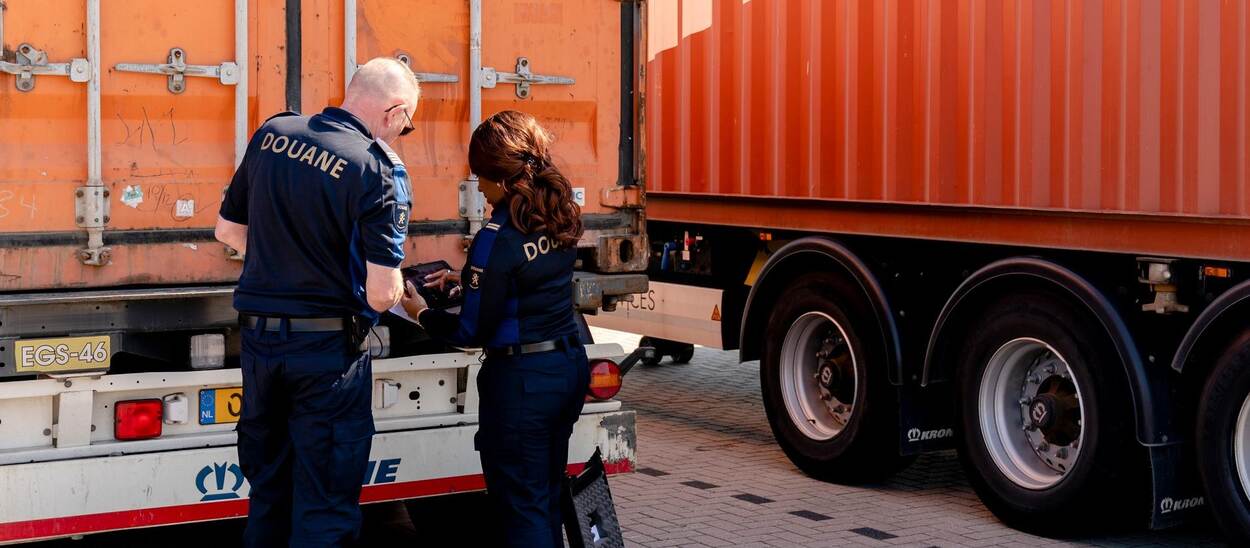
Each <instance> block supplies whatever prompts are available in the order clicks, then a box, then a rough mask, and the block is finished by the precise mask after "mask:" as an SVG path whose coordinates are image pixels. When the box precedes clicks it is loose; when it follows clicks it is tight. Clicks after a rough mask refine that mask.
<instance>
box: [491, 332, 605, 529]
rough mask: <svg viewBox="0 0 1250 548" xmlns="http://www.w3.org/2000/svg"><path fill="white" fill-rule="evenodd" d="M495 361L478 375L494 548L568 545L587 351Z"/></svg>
mask: <svg viewBox="0 0 1250 548" xmlns="http://www.w3.org/2000/svg"><path fill="white" fill-rule="evenodd" d="M570 346H571V347H570V348H567V349H564V350H555V351H551V352H542V353H536V354H524V355H520V356H503V357H498V358H497V357H495V356H491V357H488V358H487V359H486V362H485V364H484V365H483V366H482V370H481V372H480V373H479V374H478V377H477V385H478V392H479V393H480V394H481V402H482V403H481V410H480V411H481V416H480V421H481V422H480V424H479V427H478V433H477V437H476V444H477V449H478V451H479V453H480V456H481V460H482V471H483V473H484V474H485V476H486V491H487V498H488V500H489V502H490V505H491V510H492V516H491V518H489V519H487V520H486V521H487V522H489V523H491V524H492V525H493V526H494V527H495V529H494V530H493V531H492V532H491V534H492V535H493V536H494V538H493V539H492V540H493V542H492V543H491V544H490V545H491V546H518V547H526V548H543V547H557V546H563V545H564V541H563V538H562V536H561V534H562V533H561V524H562V520H561V516H560V493H561V489H562V486H563V480H564V476H565V470H566V466H567V462H568V452H569V436H570V435H571V434H572V432H573V423H575V422H577V418H578V416H579V415H580V414H581V412H582V404H583V403H584V402H585V398H586V389H587V386H588V384H589V382H590V369H589V366H588V365H587V362H586V351H585V349H583V348H582V346H581V345H580V344H573V345H570Z"/></svg>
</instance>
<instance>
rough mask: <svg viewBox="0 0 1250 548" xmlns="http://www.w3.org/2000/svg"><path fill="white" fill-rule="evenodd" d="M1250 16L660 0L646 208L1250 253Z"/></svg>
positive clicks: (1162, 8)
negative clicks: (1249, 43) (1249, 30)
mask: <svg viewBox="0 0 1250 548" xmlns="http://www.w3.org/2000/svg"><path fill="white" fill-rule="evenodd" d="M1248 23H1250V8H1247V5H1246V3H1245V2H1217V1H1214V0H1211V1H1192V2H1188V1H1176V0H1142V1H1137V0H1124V1H1119V0H1117V1H1107V2H1058V1H1055V2H1049V1H1040V0H1039V1H1005V2H997V1H988V2H987V1H979V0H951V1H942V2H937V1H884V2H879V1H867V0H865V1H828V2H826V1H780V0H745V1H742V2H720V1H714V0H673V1H671V2H651V3H650V4H649V5H648V10H647V28H648V50H649V51H648V54H647V87H646V90H647V102H646V103H647V107H646V117H647V119H648V120H650V121H651V122H652V123H650V124H649V125H648V126H649V127H648V130H647V139H648V143H647V153H648V155H647V161H646V180H647V181H648V185H649V187H650V190H651V195H650V196H649V201H650V203H649V206H648V215H649V217H650V218H651V219H653V220H672V221H685V222H694V223H707V224H727V225H744V226H755V227H765V228H776V229H795V230H804V231H821V232H836V233H845V234H870V235H887V236H902V237H912V238H926V239H941V240H953V241H970V242H985V243H1002V244H1013V245H1027V246H1038V247H1058V248H1069V249H1091V250H1101V251H1119V252H1128V253H1139V254H1158V255H1166V256H1178V257H1203V258H1213V259H1214V258H1218V259H1230V260H1242V261H1244V260H1250V243H1248V242H1250V176H1248V174H1247V161H1248V160H1247V158H1250V154H1248V152H1250V123H1248V121H1250V108H1248V105H1247V98H1248V97H1250V92H1248V90H1247V70H1248V68H1250V55H1248V49H1247V48H1248V46H1247V24H1248ZM713 196H714V197H715V198H712V197H713Z"/></svg>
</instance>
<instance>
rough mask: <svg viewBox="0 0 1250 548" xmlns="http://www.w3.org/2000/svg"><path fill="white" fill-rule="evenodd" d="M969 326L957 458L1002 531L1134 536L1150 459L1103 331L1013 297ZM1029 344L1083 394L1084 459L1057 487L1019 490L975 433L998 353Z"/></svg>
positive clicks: (1145, 510)
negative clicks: (1046, 352) (1016, 343)
mask: <svg viewBox="0 0 1250 548" xmlns="http://www.w3.org/2000/svg"><path fill="white" fill-rule="evenodd" d="M979 316H980V317H979V318H978V320H977V321H975V323H974V325H972V326H970V329H969V331H968V333H969V335H968V339H967V340H966V341H965V345H964V347H963V352H961V354H960V358H961V361H960V362H959V363H958V382H959V385H958V388H959V393H958V396H957V397H956V400H957V414H958V415H957V416H958V417H959V420H958V423H957V424H958V425H959V428H958V430H959V437H960V440H959V443H958V449H959V456H960V460H961V462H962V464H963V468H964V471H965V472H966V473H967V476H968V479H969V481H970V482H971V483H972V487H973V489H974V490H975V491H976V492H977V494H978V495H979V496H980V497H981V500H982V502H984V503H985V505H986V507H988V508H989V509H990V511H991V512H993V513H994V515H995V516H997V517H998V518H999V519H1000V520H1002V521H1003V522H1004V523H1006V524H1007V525H1010V526H1011V527H1014V528H1016V529H1020V530H1022V531H1027V532H1029V533H1033V534H1037V535H1042V536H1050V537H1068V536H1072V535H1081V534H1087V533H1091V532H1097V531H1110V530H1119V529H1123V528H1126V527H1129V526H1134V525H1136V526H1140V525H1142V524H1144V523H1145V519H1146V517H1147V516H1148V515H1149V506H1150V505H1149V502H1148V499H1147V497H1146V495H1147V493H1148V491H1147V488H1148V487H1149V485H1150V482H1149V478H1147V477H1146V474H1145V472H1146V465H1147V463H1148V456H1147V454H1146V451H1145V449H1144V448H1142V447H1141V446H1140V445H1138V444H1137V442H1136V439H1135V436H1134V432H1135V431H1136V430H1135V429H1134V422H1133V415H1132V411H1133V405H1132V402H1131V399H1130V394H1129V391H1128V384H1127V382H1126V381H1125V378H1124V368H1123V365H1122V363H1121V361H1120V359H1119V357H1118V354H1117V353H1116V352H1115V349H1114V347H1113V346H1112V343H1111V341H1110V340H1109V336H1108V335H1107V334H1106V330H1105V329H1104V328H1103V327H1102V326H1101V325H1100V324H1099V323H1098V322H1097V321H1096V320H1095V319H1094V318H1092V317H1091V315H1090V314H1089V313H1088V312H1087V311H1085V310H1083V309H1081V308H1078V307H1077V306H1075V305H1072V304H1069V302H1068V301H1067V300H1065V299H1063V298H1062V297H1061V296H1059V295H1050V294H1033V295H1028V294H1025V295H1020V294H1017V295H1013V296H1009V297H1006V298H1004V299H1002V300H999V301H997V302H995V303H993V304H990V305H989V306H988V307H987V308H986V309H985V311H984V313H983V314H980V315H979ZM1025 337H1027V338H1032V339H1037V340H1039V341H1042V342H1044V343H1046V344H1047V345H1049V346H1050V347H1051V348H1053V349H1054V350H1055V351H1056V352H1058V353H1059V355H1060V356H1062V357H1063V359H1064V361H1066V362H1067V365H1068V369H1069V370H1070V371H1071V376H1072V378H1074V379H1075V381H1076V383H1077V384H1078V385H1079V386H1080V394H1081V395H1080V402H1081V406H1082V410H1081V411H1080V412H1081V413H1083V415H1081V418H1082V420H1081V425H1082V428H1083V430H1084V434H1083V435H1084V438H1081V440H1080V442H1079V444H1080V451H1079V453H1078V454H1077V455H1076V457H1075V459H1074V460H1073V461H1072V462H1071V466H1070V467H1069V468H1068V469H1067V471H1066V473H1065V474H1063V475H1062V477H1061V479H1058V481H1057V483H1054V484H1053V485H1049V486H1047V487H1045V488H1040V489H1039V488H1032V489H1030V488H1025V487H1024V486H1021V485H1019V484H1017V483H1016V482H1014V481H1013V480H1012V479H1011V478H1010V477H1009V476H1008V475H1007V474H1006V473H1004V471H1003V470H1002V469H1001V467H1000V465H998V464H996V463H995V460H994V458H993V457H992V456H991V454H990V449H989V448H988V447H987V443H988V442H987V441H986V437H985V434H984V432H983V431H982V428H981V421H980V416H979V407H978V402H979V398H980V387H981V381H982V375H983V374H984V372H985V369H986V367H987V364H988V363H989V361H990V359H991V357H992V356H993V355H994V353H995V352H996V351H998V349H1000V348H1002V347H1003V346H1004V345H1005V344H1006V343H1008V342H1009V341H1013V340H1016V339H1019V338H1025Z"/></svg>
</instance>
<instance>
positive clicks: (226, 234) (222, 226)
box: [213, 216, 247, 255]
mask: <svg viewBox="0 0 1250 548" xmlns="http://www.w3.org/2000/svg"><path fill="white" fill-rule="evenodd" d="M213 235H214V236H215V237H216V238H217V241H219V242H221V243H223V244H226V245H228V246H230V247H231V248H233V249H234V250H235V251H238V252H239V255H243V254H245V253H247V225H241V224H239V223H235V222H231V221H227V220H225V219H224V218H222V217H221V216H218V217H217V227H216V228H215V229H214V230H213Z"/></svg>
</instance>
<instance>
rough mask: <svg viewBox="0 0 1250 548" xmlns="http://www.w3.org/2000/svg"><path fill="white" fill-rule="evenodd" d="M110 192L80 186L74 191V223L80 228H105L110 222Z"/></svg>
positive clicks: (94, 187)
mask: <svg viewBox="0 0 1250 548" xmlns="http://www.w3.org/2000/svg"><path fill="white" fill-rule="evenodd" d="M108 197H109V190H108V189H107V188H104V187H102V186H80V187H78V189H77V190H75V191H74V221H75V222H76V223H78V227H79V228H104V225H107V224H108V222H109V200H108Z"/></svg>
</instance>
